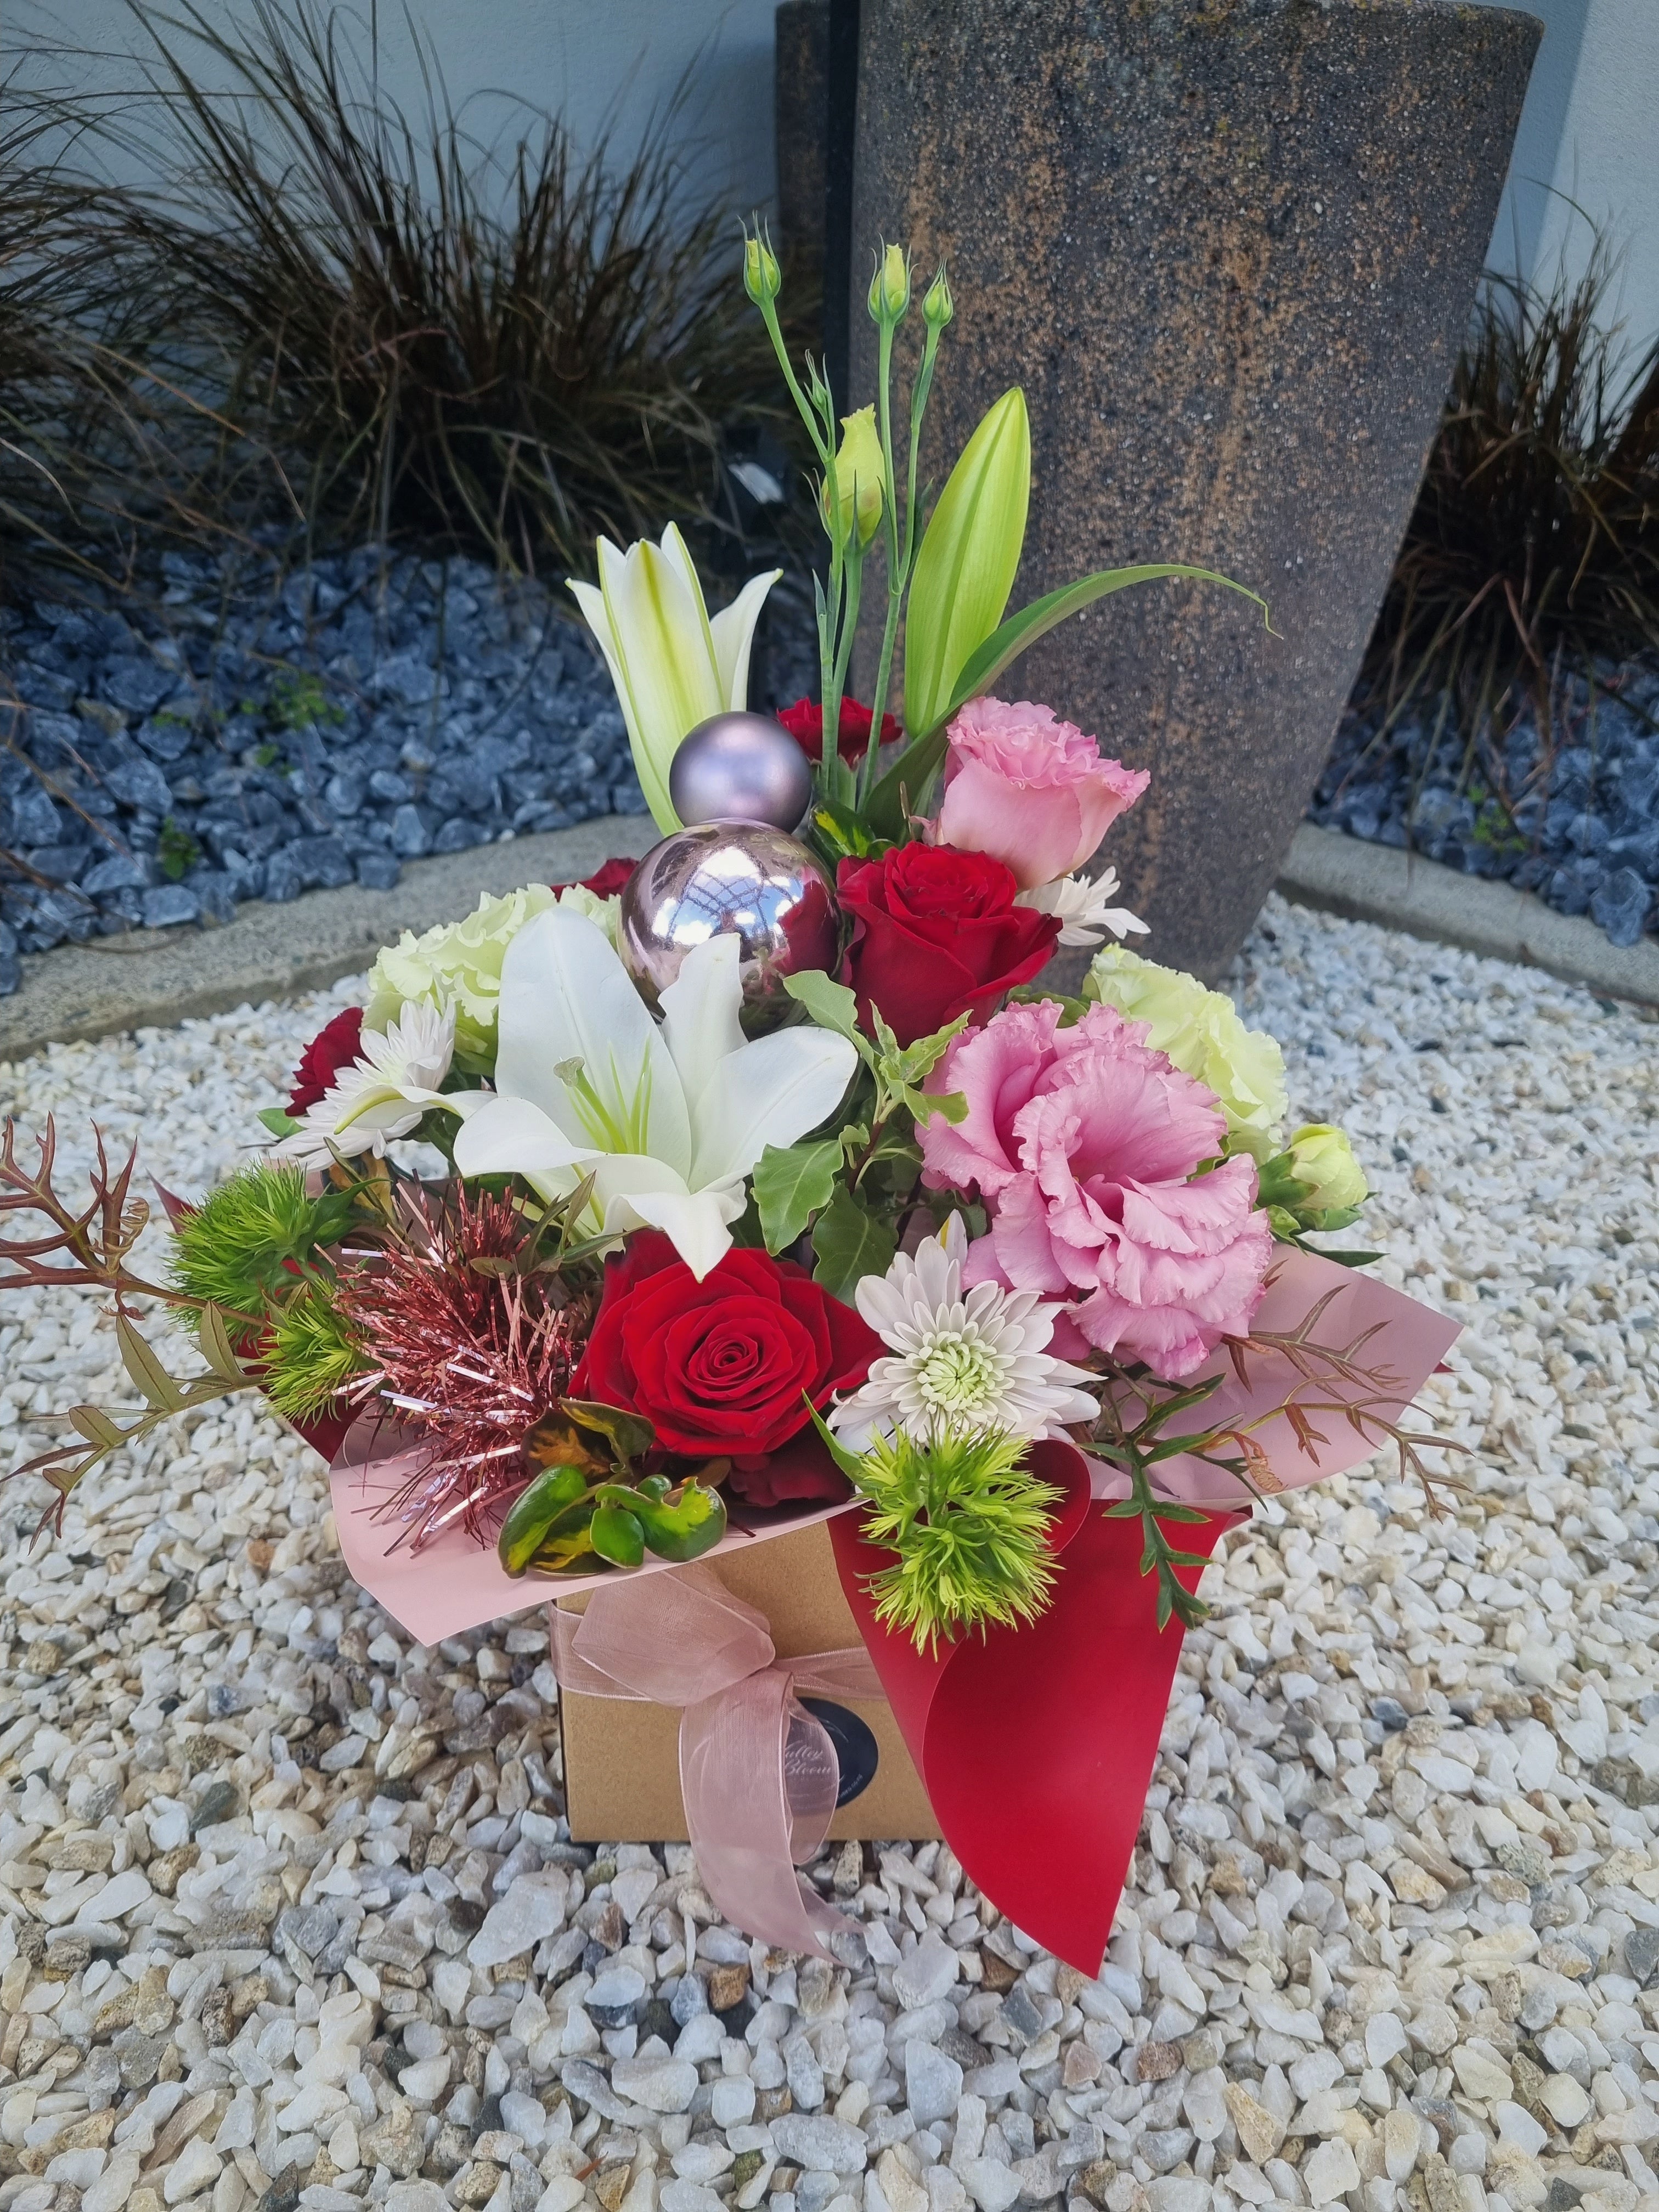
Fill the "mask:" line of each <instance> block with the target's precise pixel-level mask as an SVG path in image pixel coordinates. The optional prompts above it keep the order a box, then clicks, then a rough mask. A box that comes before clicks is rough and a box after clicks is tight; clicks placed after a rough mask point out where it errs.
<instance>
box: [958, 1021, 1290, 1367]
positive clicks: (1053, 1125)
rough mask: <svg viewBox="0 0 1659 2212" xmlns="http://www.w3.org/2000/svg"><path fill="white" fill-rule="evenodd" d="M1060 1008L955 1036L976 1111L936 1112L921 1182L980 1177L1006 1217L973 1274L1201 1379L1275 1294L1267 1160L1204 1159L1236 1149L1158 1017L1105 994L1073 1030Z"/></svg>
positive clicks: (1107, 1348)
mask: <svg viewBox="0 0 1659 2212" xmlns="http://www.w3.org/2000/svg"><path fill="white" fill-rule="evenodd" d="M929 1087H930V1088H932V1089H937V1090H939V1091H960V1092H961V1093H962V1094H963V1097H965V1098H966V1100H967V1102H968V1112H967V1115H966V1116H965V1117H964V1119H963V1120H962V1121H958V1122H956V1123H954V1124H952V1123H951V1122H948V1121H944V1120H942V1119H940V1118H939V1117H938V1116H935V1117H933V1118H932V1119H930V1120H928V1121H927V1122H925V1123H924V1124H923V1125H922V1131H921V1146H922V1162H923V1169H922V1180H923V1182H926V1183H927V1184H928V1185H929V1186H930V1187H931V1188H934V1189H939V1188H947V1187H948V1188H955V1189H958V1190H970V1189H977V1191H978V1192H979V1194H980V1196H981V1199H982V1200H984V1202H985V1205H986V1207H987V1212H989V1214H990V1217H991V1225H990V1231H989V1233H988V1234H987V1236H984V1237H980V1238H978V1239H977V1240H976V1241H975V1243H974V1244H973V1245H972V1246H970V1248H969V1253H968V1257H967V1261H966V1263H965V1265H964V1267H963V1282H964V1284H973V1283H978V1282H995V1283H1000V1284H1002V1285H1004V1286H1005V1287H1006V1288H1007V1289H1009V1290H1012V1291H1037V1292H1039V1293H1040V1294H1041V1295H1042V1297H1062V1298H1066V1299H1068V1300H1070V1301H1071V1303H1070V1304H1069V1305H1068V1306H1067V1308H1066V1312H1067V1314H1068V1315H1069V1318H1070V1320H1071V1322H1072V1323H1073V1325H1074V1327H1075V1328H1076V1329H1077V1331H1078V1332H1079V1334H1080V1335H1081V1336H1082V1337H1083V1338H1085V1339H1086V1340H1087V1341H1088V1342H1089V1343H1090V1344H1092V1345H1095V1346H1097V1347H1098V1348H1099V1349H1100V1350H1102V1351H1103V1352H1115V1354H1116V1355H1117V1356H1118V1357H1119V1358H1122V1359H1127V1360H1140V1361H1144V1362H1145V1363H1146V1365H1147V1366H1148V1367H1150V1368H1151V1369H1152V1370H1153V1372H1154V1373H1155V1374H1157V1375H1160V1376H1164V1377H1166V1378H1170V1379H1174V1378H1176V1377H1178V1376H1183V1375H1190V1374H1192V1373H1193V1372H1194V1370H1195V1369H1197V1368H1199V1367H1201V1366H1202V1365H1203V1364H1204V1362H1205V1361H1206V1359H1207V1358H1209V1357H1210V1355H1211V1353H1212V1352H1213V1351H1214V1350H1215V1348H1216V1346H1217V1345H1218V1343H1219V1342H1220V1340H1221V1339H1222V1338H1223V1337H1224V1336H1235V1335H1242V1334H1243V1333H1244V1332H1245V1331H1246V1330H1247V1329H1248V1328H1249V1322H1250V1316H1251V1315H1252V1314H1253V1313H1254V1312H1255V1309H1256V1305H1257V1304H1258V1303H1259V1301H1260V1299H1261V1293H1262V1289H1263V1285H1264V1280H1265V1278H1266V1275H1267V1267H1268V1265H1269V1262H1270V1261H1271V1260H1272V1258H1273V1232H1272V1231H1271V1229H1270V1228H1269V1226H1268V1224H1267V1215H1266V1214H1265V1213H1263V1212H1261V1211H1260V1209H1259V1208H1258V1207H1257V1206H1256V1202H1255V1200H1256V1180H1255V1162H1254V1161H1253V1160H1251V1159H1249V1158H1247V1157H1243V1156H1240V1157H1238V1158H1232V1159H1227V1160H1224V1161H1223V1162H1222V1163H1221V1164H1220V1165H1219V1166H1218V1167H1216V1168H1212V1170H1210V1171H1209V1172H1208V1173H1207V1174H1205V1175H1198V1174H1196V1173H1195V1172H1194V1170H1196V1169H1197V1168H1198V1167H1199V1166H1200V1164H1202V1163H1203V1162H1205V1161H1206V1160H1212V1159H1214V1158H1215V1157H1216V1155H1217V1154H1218V1152H1220V1150H1221V1146H1222V1140H1223V1139H1224V1137H1225V1133H1226V1122H1225V1117H1224V1116H1223V1115H1222V1112H1221V1109H1220V1106H1219V1104H1218V1102H1217V1100H1216V1098H1215V1096H1214V1094H1213V1093H1212V1091H1207V1090H1206V1088H1205V1086H1204V1085H1202V1084H1201V1083H1199V1082H1196V1081H1194V1079H1193V1078H1192V1077H1191V1076H1188V1075H1183V1074H1182V1073H1181V1072H1180V1071H1179V1069H1178V1068H1176V1066H1175V1065H1174V1063H1173V1062H1172V1061H1171V1060H1169V1059H1168V1058H1167V1057H1166V1055H1165V1054H1163V1053H1161V1052H1154V1051H1152V1049H1151V1048H1150V1047H1149V1046H1148V1045H1147V1044H1146V1024H1144V1023H1141V1022H1127V1021H1125V1020H1124V1019H1123V1018H1122V1016H1121V1014H1119V1013H1118V1012H1116V1011H1115V1009H1113V1008H1111V1007H1108V1006H1094V1007H1091V1009H1090V1011H1089V1012H1087V1013H1086V1014H1085V1016H1084V1017H1083V1019H1082V1020H1081V1021H1080V1022H1079V1023H1077V1024H1076V1025H1075V1026H1074V1027H1073V1028H1071V1029H1061V1028H1060V1008H1059V1007H1058V1006H1056V1005H1054V1002H1053V1001H1052V1000H1045V1001H1041V1002H1039V1003H1038V1004H1036V1005H1035V1006H1010V1007H1008V1008H1007V1009H1006V1011H1005V1012H1002V1013H1000V1014H997V1015H995V1016H994V1017H993V1018H992V1019H991V1020H990V1021H989V1022H987V1024H986V1025H985V1027H984V1028H983V1029H981V1030H969V1031H968V1032H967V1033H966V1034H965V1035H963V1036H961V1037H959V1038H958V1039H957V1042H955V1043H954V1044H953V1045H952V1046H951V1048H950V1050H949V1051H948V1052H947V1053H946V1054H945V1058H944V1060H942V1061H941V1063H940V1064H939V1068H938V1069H937V1070H936V1071H935V1073H934V1076H933V1079H932V1082H931V1084H930V1086H929ZM1062 1334H1064V1332H1063V1331H1057V1332H1056V1335H1055V1339H1054V1343H1055V1348H1056V1349H1057V1350H1059V1351H1061V1352H1066V1354H1067V1355H1068V1356H1070V1355H1071V1354H1072V1352H1073V1341H1072V1340H1071V1339H1070V1338H1069V1336H1068V1337H1067V1338H1066V1342H1065V1343H1063V1344H1062V1342H1061V1340H1060V1339H1061V1335H1062Z"/></svg>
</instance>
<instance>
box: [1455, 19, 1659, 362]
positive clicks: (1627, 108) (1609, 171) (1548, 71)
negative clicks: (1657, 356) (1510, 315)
mask: <svg viewBox="0 0 1659 2212" xmlns="http://www.w3.org/2000/svg"><path fill="white" fill-rule="evenodd" d="M1483 4H1486V5H1489V6H1490V5H1495V4H1498V0H1483ZM1521 4H1522V6H1523V7H1524V8H1525V9H1526V11H1527V12H1528V14H1529V15H1537V16H1539V17H1541V19H1542V21H1543V23H1544V27H1545V29H1544V43H1543V45H1542V46H1541V48H1540V50H1539V56H1538V61H1537V64H1536V65H1535V66H1534V70H1533V77H1532V84H1531V87H1530V89H1529V90H1528V94H1527V105H1526V110H1525V112H1524V113H1523V115H1522V119H1521V129H1520V132H1519V135H1518V137H1516V146H1515V155H1514V158H1513V160H1512V161H1511V162H1510V179H1509V185H1508V187H1507V189H1506V190H1505V191H1504V204H1503V206H1502V208H1501V209H1500V210H1499V212H1498V224H1497V228H1496V229H1495V231H1494V233H1493V236H1492V262H1493V264H1494V265H1495V266H1498V267H1501V268H1506V269H1514V270H1519V271H1520V272H1521V273H1522V274H1523V275H1527V276H1533V277H1534V278H1537V279H1540V280H1541V281H1543V282H1545V283H1547V282H1548V281H1549V280H1550V278H1551V277H1552V276H1553V274H1554V272H1555V270H1556V269H1557V268H1558V267H1559V265H1560V263H1561V260H1562V258H1563V257H1564V256H1565V259H1566V262H1567V265H1568V267H1569V268H1570V269H1573V268H1577V267H1578V266H1581V265H1582V264H1583V259H1584V257H1585V255H1586V253H1587V252H1588V251H1589V242H1590V238H1591V234H1592V233H1591V225H1592V224H1594V223H1601V224H1603V225H1605V226H1606V228H1607V234H1608V236H1609V239H1610V240H1611V242H1612V244H1613V246H1614V247H1615V248H1616V249H1617V250H1618V251H1619V252H1620V254H1621V256H1622V260H1621V265H1620V280H1619V283H1618V284H1617V285H1616V287H1615V290H1614V295H1613V301H1612V311H1613V313H1614V314H1615V315H1617V316H1620V317H1621V318H1622V319H1623V320H1624V323H1625V325H1626V333H1627V335H1628V336H1629V337H1630V338H1631V339H1632V341H1633V342H1635V343H1640V344H1645V343H1647V342H1648V341H1649V340H1650V339H1651V338H1653V337H1655V336H1656V335H1659V0H1521Z"/></svg>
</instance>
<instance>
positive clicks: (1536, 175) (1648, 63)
mask: <svg viewBox="0 0 1659 2212" xmlns="http://www.w3.org/2000/svg"><path fill="white" fill-rule="evenodd" d="M204 4H205V6H206V7H207V9H208V10H209V11H210V13H214V14H219V13H224V14H230V13H233V12H235V11H236V9H238V8H239V7H245V6H246V0H204ZM361 4H362V8H363V10H364V13H365V14H366V13H367V9H368V4H369V0H361ZM1480 4H1483V5H1497V4H1509V0H1480ZM1522 4H1523V5H1524V6H1525V7H1526V8H1527V9H1528V11H1529V12H1530V13H1532V14H1534V15H1539V16H1541V18H1542V19H1543V20H1544V22H1545V25H1546V33H1545V39H1544V44H1543V47H1542V49H1541V53H1540V56H1539V60H1538V64H1537V67H1536V69H1535V70H1534V75H1533V82H1532V88H1531V90H1530V92H1529V94H1528V100H1527V106H1526V112H1525V114H1524V116H1523V118H1522V126H1521V132H1520V136H1519V138H1518V140H1517V143H1516V151H1515V159H1514V161H1513V163H1512V165H1511V168H1510V184H1509V188H1508V190H1507V191H1506V192H1505V195H1504V204H1503V208H1502V210H1501V211H1500V213H1499V216H1498V225H1497V229H1496V232H1495V234H1494V237H1493V240H1492V256H1493V259H1494V261H1495V262H1497V263H1498V264H1500V265H1503V266H1506V267H1511V268H1518V269H1519V270H1522V272H1523V273H1526V274H1528V275H1534V276H1546V277H1547V276H1548V275H1549V274H1550V273H1551V272H1552V271H1553V269H1554V267H1555V266H1556V264H1557V261H1558V259H1559V256H1560V255H1561V253H1562V252H1563V250H1564V249H1565V252H1567V254H1568V257H1569V259H1570V260H1571V259H1572V258H1575V257H1577V258H1582V255H1583V252H1584V251H1585V250H1586V247H1587V245H1588V239H1589V231H1588V227H1587V225H1586V223H1585V222H1584V221H1583V219H1582V218H1581V217H1580V216H1577V215H1575V213H1574V211H1573V209H1572V207H1571V205H1570V204H1569V203H1570V202H1577V205H1578V207H1579V208H1581V209H1582V210H1583V212H1584V215H1586V216H1589V217H1590V218H1592V219H1594V220H1595V221H1600V222H1605V223H1606V224H1607V226H1608V228H1609V229H1610V232H1611V234H1612V236H1613V240H1614V241H1615V243H1616V244H1617V245H1618V246H1620V247H1621V248H1622V250H1623V252H1624V264H1623V270H1622V279H1623V281H1622V289H1621V292H1620V299H1619V301H1618V308H1619V311H1620V313H1622V314H1623V316H1624V318H1625V319H1626V325H1627V327H1628V329H1629V331H1630V333H1631V335H1632V337H1634V338H1637V339H1638V340H1642V341H1645V340H1646V339H1648V338H1649V337H1651V336H1653V335H1654V334H1655V333H1656V332H1659V0H1522ZM410 13H411V14H412V15H413V16H414V19H415V21H416V24H417V25H418V27H419V28H420V30H421V32H422V33H423V34H424V35H425V36H427V37H428V39H429V40H430V41H431V44H432V46H433V49H434V51H435V54H436V57H437V59H438V62H439V65H440V67H441V70H442V72H443V74H444V76H445V78H446V81H447V84H448V86H449V88H450V91H451V94H452V95H453V97H454V98H455V99H457V100H460V99H461V98H463V97H464V96H465V95H467V94H471V95H473V96H474V97H473V103H472V105H471V107H470V108H469V111H468V112H469V115H470V117H471V119H472V120H473V121H474V122H475V123H476V125H477V127H478V128H479V129H480V130H481V131H484V133H485V135H489V131H490V130H492V129H495V128H499V127H500V125H501V123H502V121H503V119H504V118H505V117H506V114H507V109H506V107H505V106H504V105H503V103H502V101H501V99H500V98H499V97H497V98H495V100H493V101H492V100H490V99H489V96H488V95H489V94H490V93H491V92H492V90H493V91H494V92H495V93H496V94H499V93H500V92H501V91H502V90H506V91H507V92H510V93H516V94H520V95H522V96H524V97H525V98H527V99H529V100H532V101H534V102H535V103H536V104H538V106H544V107H549V108H553V109H556V110H559V111H560V112H562V113H563V114H564V115H565V116H566V118H567V119H568V121H569V123H570V124H571V125H572V126H573V128H574V130H575V131H576V132H577V133H578V135H579V136H580V135H583V134H586V135H587V136H590V137H591V136H592V135H593V134H594V133H595V132H597V131H599V128H600V127H601V126H602V125H603V123H604V122H605V119H606V118H614V121H615V123H616V126H617V128H616V137H615V143H616V145H617V149H618V150H619V151H627V150H631V148H632V147H633V146H634V145H635V144H636V143H637V141H638V137H639V133H640V131H641V129H642V128H643V126H644V123H645V119H646V118H647V115H648V114H649V113H650V112H651V110H652V109H653V106H661V105H663V104H664V103H665V102H666V101H667V100H669V99H670V97H671V94H672V93H673V91H674V88H675V87H676V86H677V85H678V83H679V82H680V81H681V79H682V77H684V76H685V75H686V73H687V72H688V71H689V72H690V90H689V97H688V99H687V100H686V101H685V104H684V106H683V108H682V110H681V112H680V117H679V125H678V127H679V129H680V131H682V132H683V133H684V135H685V136H686V137H689V138H690V140H692V141H693V142H694V146H695V152H696V161H697V176H698V181H699V183H700V184H701V185H702V187H703V189H705V190H707V191H709V192H711V193H719V194H720V195H721V196H722V197H726V198H727V199H729V200H730V202H731V203H732V205H733V206H734V207H737V208H743V209H748V208H750V207H764V206H766V205H768V204H769V203H770V202H771V200H772V197H773V194H774V191H775V166H774V165H775V152H774V147H773V135H772V15H773V0H410ZM380 26H381V44H382V56H383V75H384V76H385V78H386V82H388V84H389V85H390V86H391V87H392V89H393V90H394V91H396V92H397V93H398V94H399V95H400V96H401V97H402V98H403V99H404V100H405V101H407V102H409V103H410V104H411V105H418V102H419V99H420V93H421V87H420V78H419V73H418V70H417V69H416V64H415V58H414V54H413V52H412V49H411V42H410V38H409V35H408V33H407V29H406V27H405V23H404V8H403V5H402V4H401V0H383V4H381V6H380ZM7 28H8V29H9V32H10V33H11V38H12V42H13V44H14V46H15V43H16V42H17V41H18V40H19V39H20V38H21V39H23V40H27V38H28V36H29V35H30V33H32V32H33V31H35V30H42V31H45V32H46V33H47V34H48V35H49V36H52V37H53V38H55V39H56V40H58V41H59V42H60V43H62V44H64V45H65V46H71V47H74V48H77V49H79V50H81V51H82V53H84V54H85V55H86V56H88V57H89V58H88V59H86V60H83V61H80V62H76V63H74V64H70V62H68V61H65V62H64V64H61V65H60V66H59V69H58V76H59V78H60V80H61V81H64V82H71V81H72V82H77V83H78V84H79V85H80V86H81V87H82V88H84V89H85V90H87V91H88V92H91V93H93V94H104V95H113V96H115V98H116V99H118V100H125V99H126V97H127V96H128V95H129V94H131V91H132V89H133V88H134V87H135V85H136V84H137V82H138V75H137V70H136V67H135V64H134V63H133V61H132V59H131V55H132V53H133V52H134V50H135V49H136V48H137V47H138V46H142V43H143V41H142V39H141V38H140V37H139V35H138V34H137V30H136V27H135V25H134V22H133V19H132V17H131V14H130V12H129V10H128V9H127V8H126V7H125V5H124V4H123V0H22V4H21V7H20V8H19V9H18V10H17V11H16V12H15V14H14V15H13V16H12V18H11V20H10V21H9V23H8V25H7Z"/></svg>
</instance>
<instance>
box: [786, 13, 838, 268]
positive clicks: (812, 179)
mask: <svg viewBox="0 0 1659 2212" xmlns="http://www.w3.org/2000/svg"><path fill="white" fill-rule="evenodd" d="M776 20H777V31H776V61H775V79H774V99H775V120H776V128H777V144H778V228H777V234H776V236H775V240H774V241H773V242H774V244H775V246H777V248H778V251H779V252H780V253H781V254H783V255H785V256H786V257H787V259H788V261H789V263H790V264H791V270H792V273H793V272H795V271H799V272H800V273H801V274H802V275H803V276H810V277H811V278H813V279H816V278H817V276H818V275H819V274H820V273H821V272H822V270H823V214H824V210H823V192H824V149H825V147H826V144H827V143H828V127H829V0H781V4H780V6H779V8H778V11H777V19H776Z"/></svg>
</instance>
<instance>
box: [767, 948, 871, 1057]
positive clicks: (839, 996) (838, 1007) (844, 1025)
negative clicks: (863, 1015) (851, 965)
mask: <svg viewBox="0 0 1659 2212" xmlns="http://www.w3.org/2000/svg"><path fill="white" fill-rule="evenodd" d="M783 987H784V989H785V990H786V991H787V992H788V994H789V995H790V997H791V998H792V999H793V1000H795V1002H796V1004H797V1005H798V1006H805V1009H806V1011H807V1012H808V1014H810V1015H811V1018H812V1019H813V1020H814V1021H815V1022H816V1023H817V1025H818V1027H819V1028H820V1029H821V1030H834V1031H835V1032H836V1036H844V1037H845V1038H846V1039H847V1040H848V1042H849V1043H850V1044H854V1045H856V1046H857V1048H858V1050H859V1053H860V1056H861V1057H862V1058H863V1059H864V1060H871V1059H872V1057H873V1050H872V1046H871V1043H870V1040H869V1039H868V1037H866V1036H865V1034H864V1032H863V1030H861V1029H860V1027H859V1002H858V1000H857V998H856V997H855V996H854V994H853V993H852V992H851V991H849V990H848V987H847V986H846V984H845V983H837V982H836V980H835V978H834V977H833V976H832V975H825V974H824V972H823V969H822V968H804V969H802V970H801V972H800V973H799V975H786V976H785V977H784V979H783Z"/></svg>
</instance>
